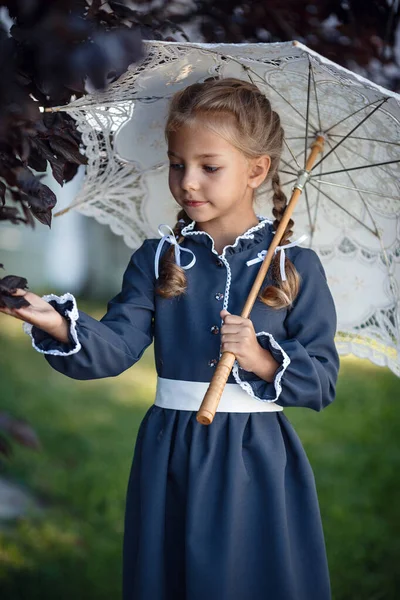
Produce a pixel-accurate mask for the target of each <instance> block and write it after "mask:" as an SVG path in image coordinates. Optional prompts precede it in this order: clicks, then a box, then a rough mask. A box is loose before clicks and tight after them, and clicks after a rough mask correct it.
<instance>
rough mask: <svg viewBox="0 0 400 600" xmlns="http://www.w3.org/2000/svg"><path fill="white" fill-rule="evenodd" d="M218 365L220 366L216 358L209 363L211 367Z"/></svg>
mask: <svg viewBox="0 0 400 600" xmlns="http://www.w3.org/2000/svg"><path fill="white" fill-rule="evenodd" d="M217 364H218V361H217V359H216V358H212V359H211V360H209V361H208V366H209V367H215V366H216V365H217Z"/></svg>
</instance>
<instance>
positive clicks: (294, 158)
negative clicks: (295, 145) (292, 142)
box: [281, 138, 301, 169]
mask: <svg viewBox="0 0 400 600" xmlns="http://www.w3.org/2000/svg"><path fill="white" fill-rule="evenodd" d="M283 142H284V144H285V146H286V148H287V149H288V150H289V152H290V154H291V155H292V158H293V160H294V162H295V163H296V165H297V166H298V167H299V169H301V166H300V163H299V161H298V160H297V158H296V156H295V154H293V152H292V150H291V148H290V146H289V144H288V143H287V141H286V140H285V138H283ZM281 160H282V161H283V162H284V163H285V164H286V165H287V166H289V167H290V164H289V163H288V162H287V161H285V160H283V159H281Z"/></svg>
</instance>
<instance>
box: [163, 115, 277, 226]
mask: <svg viewBox="0 0 400 600" xmlns="http://www.w3.org/2000/svg"><path fill="white" fill-rule="evenodd" d="M168 156H169V160H170V169H169V188H170V190H171V193H172V195H173V196H174V198H175V200H176V202H177V203H178V204H179V206H181V207H182V208H183V209H184V210H185V211H186V213H187V215H188V217H189V218H191V219H193V220H195V221H197V222H198V223H205V222H207V221H214V220H218V221H219V220H220V219H223V218H224V217H225V216H229V219H230V220H231V219H232V217H233V216H235V215H236V216H237V217H238V218H239V219H240V218H242V217H243V216H245V215H246V216H247V215H248V214H250V211H251V213H252V214H253V215H254V211H253V194H254V189H255V187H258V185H259V184H260V183H261V181H262V180H263V179H264V178H265V175H266V172H268V168H267V169H266V172H265V173H264V175H263V176H261V181H259V179H260V170H259V169H257V168H256V169H255V168H254V161H253V160H249V159H248V158H247V157H246V156H245V155H244V154H243V153H242V152H240V151H239V150H237V149H236V148H235V147H234V146H232V144H230V143H229V142H227V141H226V140H224V139H223V138H222V137H221V136H219V135H217V134H216V133H213V132H212V131H211V130H210V129H208V128H207V127H205V126H204V125H202V124H201V122H198V121H196V122H195V123H193V124H190V125H183V126H182V127H181V128H180V129H179V130H178V131H176V132H172V133H170V135H169V139H168ZM267 159H268V157H267ZM268 166H269V164H268ZM264 170H265V169H264Z"/></svg>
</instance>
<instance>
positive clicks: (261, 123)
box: [156, 77, 300, 308]
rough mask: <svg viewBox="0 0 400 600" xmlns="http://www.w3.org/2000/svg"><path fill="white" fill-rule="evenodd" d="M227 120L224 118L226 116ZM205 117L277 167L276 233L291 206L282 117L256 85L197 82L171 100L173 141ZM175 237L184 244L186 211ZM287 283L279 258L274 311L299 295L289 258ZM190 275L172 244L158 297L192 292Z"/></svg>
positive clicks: (265, 297) (274, 270) (270, 290)
mask: <svg viewBox="0 0 400 600" xmlns="http://www.w3.org/2000/svg"><path fill="white" fill-rule="evenodd" d="M221 116H222V117H226V118H223V119H221V118H220V117H221ZM198 117H201V122H202V123H203V124H204V125H206V126H207V127H208V128H209V129H210V130H211V131H213V132H214V133H217V134H218V135H220V136H221V137H223V138H224V139H225V140H226V141H228V142H229V143H230V144H232V145H233V146H234V147H235V148H237V149H238V150H240V151H241V152H242V153H243V154H244V155H245V156H246V157H248V158H255V157H258V156H261V155H264V154H267V155H268V156H269V157H270V158H271V167H270V170H269V172H268V176H267V179H266V181H268V180H271V184H272V189H273V198H272V200H273V209H272V213H273V215H274V217H275V221H274V223H273V227H274V230H275V231H276V230H277V228H278V225H279V223H280V220H281V219H282V215H283V213H284V212H285V208H286V206H287V198H286V196H285V194H284V193H283V191H282V188H281V184H280V179H279V174H278V166H279V161H280V157H281V154H282V146H283V138H284V131H283V129H282V127H281V122H280V118H279V115H278V113H276V112H275V111H273V110H272V108H271V104H270V101H269V100H268V98H266V96H265V95H264V94H263V93H262V92H261V91H260V90H259V89H258V87H257V86H256V85H254V84H252V83H250V82H247V81H243V80H241V79H235V78H233V77H230V78H226V79H217V80H208V81H205V82H204V83H194V84H192V85H189V86H188V87H186V88H185V89H183V90H180V91H179V92H176V94H174V96H173V97H172V99H171V102H170V106H169V113H168V117H167V122H166V126H165V136H166V139H167V141H168V136H169V134H170V133H172V132H174V131H177V130H179V129H180V127H182V126H183V125H190V124H192V123H194V122H195V121H196V119H197V118H198ZM177 218H178V221H177V223H176V225H175V227H174V234H175V236H176V237H177V239H178V243H181V242H182V241H183V239H184V236H182V235H181V232H182V229H183V227H185V225H188V224H189V223H190V222H191V220H190V219H189V217H188V216H187V214H186V212H185V211H184V210H181V211H179V213H178V217H177ZM293 225H294V222H293V221H292V220H290V221H289V223H288V226H287V227H286V230H285V232H284V234H283V237H282V240H281V242H280V245H284V244H286V243H287V242H288V241H289V239H290V237H291V236H292V234H293V231H292V228H293ZM285 272H286V277H287V280H286V281H282V278H281V275H280V268H279V255H276V256H275V257H274V259H273V261H272V264H271V274H272V280H273V285H269V286H267V287H266V288H264V289H263V290H262V291H261V294H260V297H259V298H260V300H261V301H262V302H264V303H265V304H267V305H268V306H272V307H273V308H284V307H286V306H291V304H292V303H293V301H294V299H295V298H296V296H297V294H298V291H299V284H300V277H299V274H298V273H297V271H296V269H295V267H294V265H293V263H292V262H291V261H290V260H289V259H288V258H286V260H285ZM186 286H187V283H186V276H185V273H184V271H183V269H181V268H180V267H179V266H178V265H177V264H176V263H175V260H174V249H173V247H172V246H171V248H169V250H168V251H167V252H166V253H165V254H164V256H163V258H162V260H161V263H160V277H159V280H158V285H157V288H156V293H157V294H159V295H160V296H163V297H165V298H171V297H174V296H179V295H181V294H183V293H185V291H186Z"/></svg>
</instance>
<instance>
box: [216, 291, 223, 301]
mask: <svg viewBox="0 0 400 600" xmlns="http://www.w3.org/2000/svg"><path fill="white" fill-rule="evenodd" d="M223 298H224V295H223V294H221V292H218V294H215V299H216V300H223Z"/></svg>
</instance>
